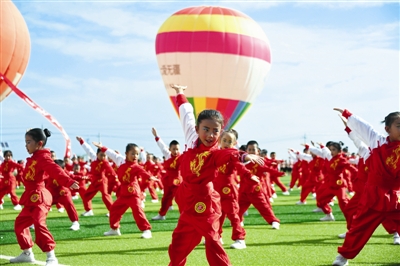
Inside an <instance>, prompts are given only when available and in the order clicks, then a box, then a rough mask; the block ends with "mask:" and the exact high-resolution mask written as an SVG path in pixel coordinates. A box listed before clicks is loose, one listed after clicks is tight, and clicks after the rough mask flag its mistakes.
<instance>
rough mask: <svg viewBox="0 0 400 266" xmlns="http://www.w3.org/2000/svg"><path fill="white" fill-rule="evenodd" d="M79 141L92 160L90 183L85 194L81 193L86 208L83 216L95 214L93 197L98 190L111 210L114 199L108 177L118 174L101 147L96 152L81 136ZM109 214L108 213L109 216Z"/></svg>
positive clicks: (78, 138)
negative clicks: (109, 190) (109, 188)
mask: <svg viewBox="0 0 400 266" xmlns="http://www.w3.org/2000/svg"><path fill="white" fill-rule="evenodd" d="M76 139H77V140H78V141H79V143H80V144H81V145H82V148H83V149H84V150H85V151H86V154H87V155H88V156H89V158H90V159H91V160H92V163H91V164H90V173H89V176H90V177H91V180H90V185H89V187H88V189H87V190H86V193H85V195H84V196H83V195H81V197H82V201H83V206H84V208H85V212H84V213H83V214H82V216H93V210H92V199H93V197H94V196H96V194H97V192H99V191H100V192H101V198H102V200H103V202H104V205H106V208H107V210H110V208H111V205H112V203H113V200H112V198H111V195H110V194H108V191H107V190H108V179H107V175H109V176H116V174H115V172H114V169H112V167H111V165H110V164H109V162H108V160H107V156H106V155H105V154H104V152H102V151H101V150H100V149H97V153H96V154H95V153H94V151H93V150H92V148H91V147H90V146H89V144H87V143H85V141H84V140H83V139H82V138H81V137H76ZM108 215H109V214H107V216H108Z"/></svg>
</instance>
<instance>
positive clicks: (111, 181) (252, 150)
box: [0, 86, 400, 266]
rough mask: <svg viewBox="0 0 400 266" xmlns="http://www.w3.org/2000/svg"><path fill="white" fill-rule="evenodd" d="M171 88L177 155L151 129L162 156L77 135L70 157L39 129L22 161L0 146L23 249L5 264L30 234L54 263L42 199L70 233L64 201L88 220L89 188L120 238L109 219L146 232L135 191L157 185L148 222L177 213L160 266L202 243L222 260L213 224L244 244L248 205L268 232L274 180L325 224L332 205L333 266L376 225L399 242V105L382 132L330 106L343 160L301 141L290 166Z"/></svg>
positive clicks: (1, 192) (27, 249) (214, 261)
mask: <svg viewBox="0 0 400 266" xmlns="http://www.w3.org/2000/svg"><path fill="white" fill-rule="evenodd" d="M173 88H174V89H175V90H176V92H177V103H178V106H179V113H180V119H181V124H182V127H183V131H184V134H185V144H186V145H185V149H184V150H181V148H182V147H181V145H180V144H179V143H178V142H177V141H176V140H173V141H171V142H170V143H169V145H168V146H167V145H166V144H165V143H164V141H163V140H162V139H161V137H160V135H159V134H158V132H157V131H156V129H155V128H153V129H152V134H153V136H154V137H155V141H156V142H157V145H158V147H159V148H160V150H161V152H162V154H163V160H160V159H158V158H156V157H155V156H154V155H153V154H151V153H147V152H146V151H144V150H143V148H141V147H139V146H138V145H136V144H134V143H129V144H127V146H126V150H125V153H124V154H121V153H119V152H117V151H115V150H113V149H111V148H109V147H106V146H104V145H103V144H101V143H96V142H93V143H92V144H93V145H94V146H95V147H96V148H97V151H95V150H93V149H92V146H91V145H90V144H89V143H86V142H85V141H84V140H83V138H81V137H77V140H78V141H79V143H80V145H81V146H82V148H83V150H84V151H85V152H86V154H87V156H88V158H89V161H88V162H87V161H84V159H83V158H82V157H75V156H74V157H73V158H64V160H60V159H57V158H56V157H55V154H54V153H53V152H51V151H50V150H48V149H47V148H45V145H46V142H47V138H48V137H49V136H50V135H51V134H50V132H49V131H48V130H47V129H45V130H42V129H38V128H35V129H31V130H29V131H27V132H26V134H25V141H26V148H27V151H28V153H29V154H31V157H29V158H28V159H27V162H26V163H24V162H23V161H19V162H14V160H13V156H12V152H11V151H9V150H7V151H4V152H3V153H2V154H3V156H2V157H1V158H0V159H1V165H0V169H1V176H0V177H1V178H0V183H1V188H0V200H1V202H0V203H3V202H4V199H3V198H4V196H5V195H7V194H9V196H10V198H11V201H12V204H13V205H14V210H17V211H21V212H20V213H19V215H18V217H17V218H16V220H15V234H16V237H17V241H18V244H19V245H20V248H21V249H22V250H23V252H22V253H21V254H20V255H19V256H18V257H16V258H13V259H11V260H10V262H11V263H20V262H33V261H35V259H34V254H33V252H32V246H33V241H32V237H31V233H30V229H33V230H34V232H35V236H36V238H35V242H36V244H37V245H38V246H39V248H40V249H41V250H42V251H43V252H46V254H47V260H46V265H58V260H57V258H56V256H55V253H54V248H55V241H54V238H53V236H52V235H51V233H50V231H49V230H48V228H47V226H46V217H47V214H48V212H49V211H50V210H51V206H52V205H56V206H57V210H58V211H59V212H64V211H66V212H67V214H68V217H69V219H70V220H71V222H72V225H71V227H70V229H71V230H74V231H76V230H79V229H80V224H79V216H78V214H77V211H76V209H75V206H74V203H73V199H78V198H80V199H81V200H82V203H83V206H84V209H85V211H84V212H83V213H82V214H81V215H82V216H93V215H94V213H95V210H93V208H92V202H91V201H92V199H93V197H94V196H95V195H96V194H97V193H98V192H100V193H101V196H102V201H103V203H104V205H105V206H106V208H107V209H108V213H107V216H109V224H110V230H109V231H107V232H105V233H104V235H105V236H118V235H121V231H120V221H121V219H122V216H123V214H124V213H125V212H126V211H127V210H128V209H129V208H130V209H131V211H132V214H133V218H134V220H135V222H136V225H137V227H138V228H139V230H140V231H142V235H141V237H142V238H144V239H148V238H151V237H152V233H151V224H150V222H149V221H148V219H147V218H146V215H145V213H144V207H145V206H144V204H145V196H146V194H145V193H146V192H147V191H148V192H149V194H150V196H151V198H152V202H153V203H157V202H159V199H158V193H157V191H162V192H163V193H162V199H161V207H160V210H159V212H158V215H156V216H155V217H153V218H152V220H161V221H162V220H165V219H166V217H167V213H168V211H169V210H171V209H172V203H173V200H175V201H176V203H177V205H178V208H179V212H180V217H179V220H178V224H177V226H176V228H175V230H174V231H173V233H172V242H171V244H170V246H169V249H168V253H169V257H170V263H169V265H185V263H186V258H187V256H188V255H189V253H190V252H191V251H192V250H193V249H194V248H195V247H196V246H197V245H198V244H199V243H201V242H202V238H204V241H203V244H204V245H205V249H206V256H207V260H208V262H209V264H210V265H218V266H220V265H231V262H230V260H229V258H228V255H227V253H226V252H225V250H224V248H223V246H222V244H223V243H222V231H223V230H222V225H223V223H224V220H225V218H228V219H229V220H230V222H231V225H232V233H231V239H232V241H233V243H232V244H231V245H230V247H231V248H233V249H244V248H246V243H245V237H246V231H245V228H244V218H243V217H244V216H245V215H246V212H247V210H248V208H249V207H250V205H253V206H254V207H255V209H256V210H257V211H258V212H259V213H260V215H261V216H262V217H263V218H264V219H265V221H266V222H267V223H268V224H270V225H271V227H272V228H273V229H280V220H279V219H278V218H277V217H276V216H275V214H274V212H273V209H272V206H271V202H273V200H274V198H275V197H276V192H275V190H274V187H279V188H280V189H281V191H282V194H283V195H289V194H290V192H289V191H291V190H292V189H293V188H294V187H295V186H296V187H298V188H301V194H300V199H299V201H298V202H297V203H296V204H298V205H305V204H308V203H307V201H306V199H307V198H308V196H309V195H310V194H312V195H313V199H315V203H316V209H315V210H314V212H323V213H324V214H325V216H323V217H322V218H321V219H320V220H321V221H334V220H335V217H334V215H333V213H332V208H331V206H332V205H333V204H334V203H333V202H334V200H337V201H338V203H339V207H340V210H341V211H342V212H343V214H344V217H345V219H346V222H347V232H346V233H343V234H340V235H339V237H340V238H344V239H345V240H344V243H343V245H342V246H341V247H339V248H338V253H339V255H338V256H337V257H336V259H335V261H334V262H333V265H339V266H342V265H347V264H348V259H353V258H354V257H355V256H357V254H358V253H359V252H360V251H361V250H362V248H363V247H364V245H365V244H366V243H367V241H368V239H369V238H370V237H371V235H372V233H373V232H374V230H375V229H376V227H377V226H379V225H380V224H381V223H382V225H383V226H384V228H385V229H386V231H387V232H388V233H389V234H392V235H393V239H394V244H400V237H399V232H400V160H399V159H400V113H399V112H395V113H391V114H389V115H388V116H387V117H386V118H385V121H384V122H385V129H386V131H387V133H388V136H382V135H380V134H379V133H377V132H376V131H374V130H373V129H372V127H371V126H370V125H369V124H368V123H367V122H365V121H364V120H362V119H361V118H359V117H357V116H356V115H353V114H351V113H350V112H349V111H348V110H341V109H335V110H336V111H338V112H340V114H341V118H342V120H343V122H344V128H345V131H346V132H347V134H348V137H349V138H350V139H351V140H352V141H353V142H354V144H355V146H356V147H357V148H358V151H357V154H351V155H349V154H348V153H347V151H346V150H345V149H343V148H342V146H343V143H341V142H334V141H329V142H327V143H326V144H322V143H310V144H304V150H303V151H301V152H300V151H296V150H294V149H289V151H288V152H289V155H290V157H291V161H292V164H290V163H289V164H288V163H287V162H284V161H281V160H277V159H276V158H275V156H276V155H275V153H271V154H269V156H268V154H267V151H266V150H263V149H260V147H259V146H258V143H257V141H254V140H252V141H249V142H247V144H246V145H243V146H240V147H238V142H237V139H238V133H237V132H236V131H235V130H227V131H223V130H222V128H223V123H224V122H223V117H222V115H221V114H220V113H219V112H218V111H216V110H205V111H203V112H201V113H200V114H199V116H198V117H197V119H196V117H195V116H194V114H193V107H192V105H191V104H190V103H189V102H188V101H187V100H186V98H185V96H184V94H183V92H184V87H182V86H173ZM284 169H285V170H288V169H290V170H291V175H292V179H291V182H290V185H289V188H287V187H286V186H285V185H284V184H283V183H282V182H281V181H280V177H282V176H283V175H285V172H284V171H281V170H284ZM18 186H24V187H25V191H24V193H23V194H22V196H21V199H19V198H18V196H17V195H16V193H15V190H16V187H18ZM112 194H115V195H116V200H115V201H113V198H112V196H111V195H112ZM22 206H23V207H22ZM2 208H3V205H2V204H1V205H0V209H2Z"/></svg>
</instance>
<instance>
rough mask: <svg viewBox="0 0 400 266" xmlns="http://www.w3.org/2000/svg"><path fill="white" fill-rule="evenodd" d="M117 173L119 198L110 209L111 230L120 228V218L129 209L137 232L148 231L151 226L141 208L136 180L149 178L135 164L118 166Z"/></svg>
mask: <svg viewBox="0 0 400 266" xmlns="http://www.w3.org/2000/svg"><path fill="white" fill-rule="evenodd" d="M103 149H104V148H103ZM117 173H118V179H119V182H120V183H121V185H120V189H119V197H118V198H117V200H116V201H115V202H114V203H113V205H112V206H111V209H110V227H111V229H114V230H116V229H118V228H119V227H120V222H121V219H122V216H123V215H124V213H125V212H126V211H127V210H128V208H131V210H132V215H133V219H134V220H135V221H136V225H137V227H138V228H139V230H141V231H144V230H150V229H151V225H150V223H149V221H148V220H147V218H146V215H145V213H144V211H143V210H142V208H141V204H142V200H141V196H140V194H141V191H140V187H139V183H138V180H137V178H138V177H139V176H140V177H141V178H142V179H149V178H150V177H151V176H150V175H149V174H148V173H147V172H146V171H145V170H144V169H143V168H142V167H141V166H139V165H138V163H137V162H125V163H124V164H122V165H120V166H119V168H118V170H117Z"/></svg>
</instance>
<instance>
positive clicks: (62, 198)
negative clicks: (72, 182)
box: [46, 176, 79, 222]
mask: <svg viewBox="0 0 400 266" xmlns="http://www.w3.org/2000/svg"><path fill="white" fill-rule="evenodd" d="M46 188H47V189H48V190H49V192H50V193H51V196H52V197H53V202H52V205H53V204H61V205H62V206H63V207H64V208H65V210H66V211H67V214H68V217H69V219H70V220H71V222H76V221H78V220H79V218H78V213H77V212H76V209H75V206H74V203H73V202H72V196H71V190H70V189H69V188H67V187H65V186H60V184H59V183H58V181H57V179H56V178H53V177H51V176H50V178H49V180H48V182H47V183H46Z"/></svg>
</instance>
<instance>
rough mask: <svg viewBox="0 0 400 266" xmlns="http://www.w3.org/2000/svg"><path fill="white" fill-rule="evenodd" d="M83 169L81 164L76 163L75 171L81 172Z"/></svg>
mask: <svg viewBox="0 0 400 266" xmlns="http://www.w3.org/2000/svg"><path fill="white" fill-rule="evenodd" d="M80 171H81V167H80V166H79V165H76V166H75V167H74V173H79V172H80Z"/></svg>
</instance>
